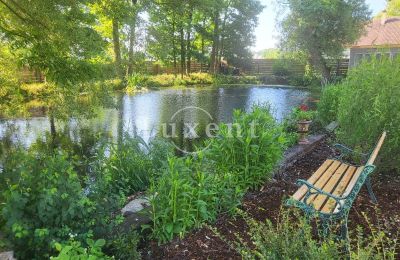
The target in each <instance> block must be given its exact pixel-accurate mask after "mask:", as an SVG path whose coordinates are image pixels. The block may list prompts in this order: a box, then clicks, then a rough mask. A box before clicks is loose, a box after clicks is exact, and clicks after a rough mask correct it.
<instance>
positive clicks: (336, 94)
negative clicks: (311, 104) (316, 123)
mask: <svg viewBox="0 0 400 260" xmlns="http://www.w3.org/2000/svg"><path fill="white" fill-rule="evenodd" d="M342 90H343V85H329V86H326V87H325V88H324V89H323V91H322V94H321V99H320V102H319V103H318V112H317V113H318V119H319V120H320V121H321V123H322V124H323V125H328V124H329V123H331V122H333V121H337V119H338V118H337V117H338V109H339V100H340V98H341V97H342Z"/></svg>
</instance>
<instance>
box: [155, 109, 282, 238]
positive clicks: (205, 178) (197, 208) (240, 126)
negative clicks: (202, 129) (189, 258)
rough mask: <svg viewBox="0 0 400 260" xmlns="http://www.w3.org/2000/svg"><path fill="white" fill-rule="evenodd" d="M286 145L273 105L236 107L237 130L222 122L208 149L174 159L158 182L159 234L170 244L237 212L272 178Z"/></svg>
mask: <svg viewBox="0 0 400 260" xmlns="http://www.w3.org/2000/svg"><path fill="white" fill-rule="evenodd" d="M252 123H254V126H255V127H254V129H253V130H252V129H251V127H250V125H251V124H252ZM286 144H287V141H286V135H285V134H284V133H283V130H282V127H280V126H279V125H278V124H277V123H276V122H275V120H274V119H273V117H272V116H271V114H270V110H269V107H266V106H264V107H254V108H253V110H252V111H251V112H250V113H248V114H246V113H244V112H241V111H235V113H234V124H233V127H232V132H231V131H230V130H229V126H228V125H226V124H221V125H220V130H219V132H218V134H217V137H216V138H214V139H212V140H210V141H208V143H207V145H209V148H208V149H207V150H206V151H204V153H203V152H202V153H198V154H197V156H195V157H187V158H176V157H172V158H170V159H169V161H168V162H169V166H168V168H167V169H165V171H164V172H163V173H162V174H161V176H160V177H158V178H157V179H156V181H154V183H153V185H152V188H151V189H150V196H151V205H152V220H153V226H152V231H153V237H154V238H156V239H157V240H158V241H159V242H160V243H164V242H167V241H170V240H172V239H173V237H174V236H175V235H179V236H180V237H183V236H184V235H185V234H187V233H188V232H189V231H190V230H192V229H193V228H195V227H200V226H201V225H203V224H204V223H207V222H212V221H214V220H215V219H216V217H217V216H218V214H219V213H222V212H230V213H232V212H234V209H235V208H236V207H237V206H238V205H240V201H241V199H242V196H243V195H244V194H245V192H246V191H247V190H248V189H249V188H256V187H259V186H260V185H261V184H263V183H264V182H265V181H266V180H268V179H269V178H271V176H272V171H273V170H274V169H275V167H276V165H277V163H278V162H279V160H280V159H281V158H282V154H283V150H284V148H285V146H286Z"/></svg>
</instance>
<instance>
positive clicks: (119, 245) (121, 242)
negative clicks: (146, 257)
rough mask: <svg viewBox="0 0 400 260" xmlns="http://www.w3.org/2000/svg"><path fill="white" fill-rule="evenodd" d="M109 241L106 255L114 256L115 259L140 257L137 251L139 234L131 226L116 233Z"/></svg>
mask: <svg viewBox="0 0 400 260" xmlns="http://www.w3.org/2000/svg"><path fill="white" fill-rule="evenodd" d="M110 242H111V243H110V246H109V247H110V250H107V251H105V252H108V251H110V252H109V254H108V255H112V256H114V257H115V259H129V260H137V259H140V253H139V252H138V251H137V247H138V244H139V234H138V233H137V231H136V230H134V229H133V228H132V229H131V230H127V231H125V232H124V231H122V232H120V233H119V234H116V235H115V236H114V237H113V238H112V240H111V241H110Z"/></svg>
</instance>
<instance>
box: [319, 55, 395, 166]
mask: <svg viewBox="0 0 400 260" xmlns="http://www.w3.org/2000/svg"><path fill="white" fill-rule="evenodd" d="M399 85H400V60H399V59H397V60H390V59H387V58H384V59H382V60H378V59H376V58H373V59H372V61H370V62H363V63H362V64H361V65H359V66H357V67H356V68H352V69H351V70H350V71H349V75H348V77H347V79H346V80H344V81H343V82H342V83H341V84H340V85H339V86H337V87H335V88H334V89H333V90H328V91H327V92H324V95H323V97H322V100H326V101H323V103H322V105H320V106H319V114H320V115H322V117H323V118H327V119H330V118H337V121H338V123H339V126H340V128H339V129H338V131H337V137H338V138H339V140H340V142H342V143H345V144H347V145H348V146H352V147H356V146H358V147H359V148H361V149H362V150H363V151H365V152H368V151H371V149H372V148H373V147H374V145H375V142H376V140H377V139H378V138H379V136H380V135H381V134H382V132H383V131H384V130H386V131H387V132H388V137H387V139H386V140H385V143H384V145H383V147H382V149H381V152H380V155H379V158H380V160H381V162H382V163H381V165H380V167H386V168H392V169H396V170H397V171H399V169H400V167H399V165H400V157H398V156H394V155H396V154H399V153H400V132H399V131H398V129H399V128H400V114H399V113H398V111H400V102H398V100H399V99H400V88H399V87H398V86H399ZM336 95H338V96H339V97H336ZM332 99H334V101H332ZM335 106H336V107H337V109H335Z"/></svg>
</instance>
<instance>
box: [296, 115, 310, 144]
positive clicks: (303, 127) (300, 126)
mask: <svg viewBox="0 0 400 260" xmlns="http://www.w3.org/2000/svg"><path fill="white" fill-rule="evenodd" d="M311 123H312V121H307V120H301V121H298V122H297V132H298V133H299V134H300V139H299V144H308V143H309V141H308V140H307V133H308V130H309V129H310V124H311Z"/></svg>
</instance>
